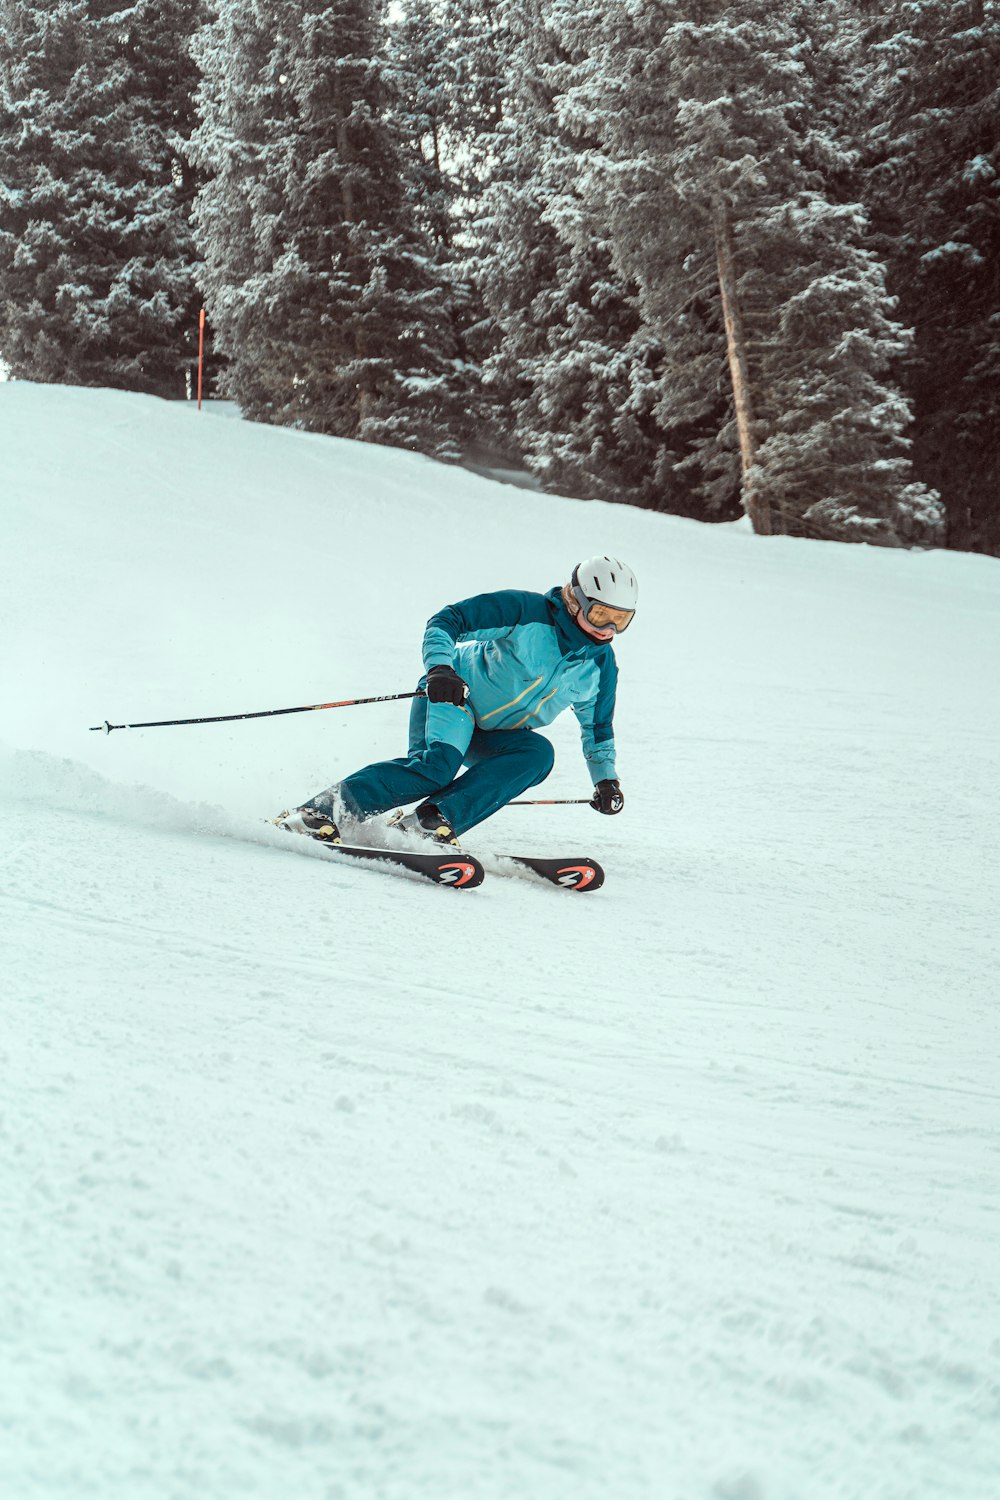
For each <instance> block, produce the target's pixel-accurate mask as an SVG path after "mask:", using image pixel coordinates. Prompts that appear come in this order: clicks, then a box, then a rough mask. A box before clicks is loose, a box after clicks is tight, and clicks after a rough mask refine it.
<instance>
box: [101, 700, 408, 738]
mask: <svg viewBox="0 0 1000 1500" xmlns="http://www.w3.org/2000/svg"><path fill="white" fill-rule="evenodd" d="M423 696H424V695H423V693H422V692H414V693H381V694H380V695H379V696H378V697H376V698H342V699H341V700H340V702H339V703H303V704H302V705H301V707H299V708H264V709H261V710H260V711H259V712H258V713H254V714H216V715H215V716H214V717H213V718H210V719H148V720H147V721H146V722H145V723H143V724H109V723H108V721H107V719H105V721H104V723H103V724H91V726H90V730H91V733H93V732H94V731H95V730H97V731H103V733H104V734H110V733H111V731H112V729H167V728H169V727H170V726H172V725H181V724H231V723H233V721H234V720H236V719H273V718H275V717H277V715H278V714H308V713H314V712H315V711H316V710H317V709H320V708H357V707H359V705H361V704H362V703H395V702H397V701H398V700H399V699H400V698H422V697H423Z"/></svg>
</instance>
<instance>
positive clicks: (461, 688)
mask: <svg viewBox="0 0 1000 1500" xmlns="http://www.w3.org/2000/svg"><path fill="white" fill-rule="evenodd" d="M467 692H468V688H467V687H466V685H465V683H464V682H463V681H462V679H461V677H459V675H458V673H457V672H456V671H455V669H454V668H453V667H431V669H430V671H429V672H428V673H427V701H428V703H454V704H455V706H456V707H457V708H461V706H462V704H463V703H464V702H465V695H466V693H467Z"/></svg>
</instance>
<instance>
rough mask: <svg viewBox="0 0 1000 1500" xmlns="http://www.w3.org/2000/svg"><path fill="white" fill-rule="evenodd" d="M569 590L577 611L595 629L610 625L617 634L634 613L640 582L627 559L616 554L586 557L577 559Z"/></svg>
mask: <svg viewBox="0 0 1000 1500" xmlns="http://www.w3.org/2000/svg"><path fill="white" fill-rule="evenodd" d="M570 592H571V594H572V596H573V598H574V599H575V601H576V603H577V604H578V605H579V607H580V613H581V614H582V615H583V618H584V619H585V620H586V621H587V624H588V625H592V626H593V627H594V629H595V630H607V629H608V627H609V626H610V627H611V628H612V629H613V630H614V631H615V633H616V634H617V635H620V634H621V632H622V631H623V630H627V629H628V627H629V626H630V625H631V623H632V616H633V615H634V614H635V606H636V602H637V600H638V598H639V585H638V584H637V583H636V581H635V574H634V573H633V572H632V569H631V568H630V567H629V565H628V563H623V562H622V561H621V559H620V558H617V557H588V558H587V561H586V562H582V563H577V565H576V567H575V568H574V569H573V577H572V579H571V580H570Z"/></svg>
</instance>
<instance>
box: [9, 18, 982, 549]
mask: <svg viewBox="0 0 1000 1500" xmlns="http://www.w3.org/2000/svg"><path fill="white" fill-rule="evenodd" d="M998 11H1000V6H998V4H997V3H991V0H882V3H880V4H878V5H875V4H873V3H871V4H870V3H867V0H839V3H832V0H831V3H827V0H803V3H791V4H785V5H775V4H774V3H773V0H771V3H768V0H742V3H731V4H725V3H721V0H644V3H643V4H642V5H636V4H633V3H629V0H599V3H598V0H274V3H262V0H214V3H213V4H211V5H207V4H205V3H204V0H136V3H133V4H123V3H122V0H0V359H2V360H3V361H4V362H5V364H6V365H7V367H8V369H9V371H10V374H11V375H12V377H13V378H15V379H18V378H19V379H26V380H38V381H49V382H66V383H73V384H81V385H90V386H112V387H119V388H123V389H127V390H136V391H145V392H151V393H154V394H157V395H161V396H166V397H183V396H184V395H185V394H188V393H189V392H190V388H191V379H192V368H193V363H194V359H195V355H196V349H197V336H198V334H197V328H198V310H199V308H200V307H202V306H204V307H205V308H206V309H207V312H208V327H209V371H210V373H211V378H212V380H213V382H214V388H215V390H216V391H217V392H218V393H219V394H224V395H227V396H229V397H231V398H232V399H234V400H236V401H237V402H239V404H240V406H241V407H242V409H243V410H244V412H245V413H246V414H247V415H248V416H249V417H251V418H253V419H255V420H258V421H266V422H273V423H277V424H281V425H289V426H295V427H299V428H302V429H305V430H308V431H312V432H324V433H332V434H335V435H338V436H342V437H350V438H359V439H362V440H366V441H372V442H383V443H394V444H399V445H402V446H405V447H410V448H414V449H417V450H419V451H422V452H426V453H431V454H434V455H435V456H437V457H440V458H444V459H449V460H457V459H459V458H461V457H463V456H464V457H468V456H469V454H470V453H473V454H474V453H480V454H487V453H494V454H505V455H508V456H510V458H511V459H513V460H514V461H516V462H518V463H523V464H524V465H525V466H526V467H527V468H529V469H530V470H531V471H532V472H533V474H534V475H535V476H536V477H537V478H538V480H539V481H540V482H541V484H542V486H543V487H544V488H546V489H550V490H554V491H558V492H560V493H566V494H571V495H577V496H583V497H588V498H600V499H606V500H613V501H624V502H628V503H632V504H636V505H641V506H646V507H649V508H652V509H657V510H663V511H668V512H672V513H676V514H682V515H688V516H694V517H697V518H699V519H702V520H723V519H731V518H733V517H735V516H737V515H739V514H740V513H741V511H744V512H745V513H746V514H747V515H748V516H749V517H750V519H751V521H752V523H753V526H754V529H755V530H756V531H758V532H760V533H780V534H792V535H801V536H813V537H825V538H834V539H845V540H859V541H871V542H876V543H880V544H884V545H944V546H951V547H955V548H963V549H972V550H979V551H984V552H990V553H993V554H995V555H1000V14H998Z"/></svg>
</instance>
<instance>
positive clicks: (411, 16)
mask: <svg viewBox="0 0 1000 1500" xmlns="http://www.w3.org/2000/svg"><path fill="white" fill-rule="evenodd" d="M475 19H476V17H475V15H474V13H473V12H472V11H470V0H406V4H405V8H402V9H401V10H397V12H396V14H395V17H394V20H393V23H392V24H391V25H390V26H389V27H388V30H387V48H386V72H387V82H388V99H389V118H390V121H391V123H392V125H393V127H394V129H395V130H396V133H397V136H398V139H399V142H400V148H401V170H402V176H403V182H404V186H405V189H406V193H407V198H408V202H409V207H410V210H411V212H412V215H413V220H414V223H415V224H416V226H417V229H418V230H419V232H420V233H421V235H422V236H423V238H424V240H425V242H426V244H427V246H428V255H429V257H430V259H431V262H432V264H433V267H434V273H435V276H436V278H437V280H438V283H439V284H440V285H441V286H442V287H444V288H446V289H447V297H446V316H447V319H448V324H449V330H450V337H451V342H452V344H453V347H454V350H455V354H456V360H455V366H454V378H453V380H452V381H451V384H450V390H449V394H450V397H451V409H450V411H447V412H446V411H445V410H444V409H442V413H441V416H442V419H444V420H446V421H447V425H448V426H449V428H450V429H451V431H452V432H453V434H454V437H455V439H456V442H457V443H458V444H459V445H460V446H461V447H463V448H464V447H466V446H468V445H469V444H470V443H471V442H475V441H476V440H479V439H482V438H483V437H484V436H487V435H488V429H489V428H490V427H491V425H492V424H491V423H490V421H489V415H488V408H487V404H486V400H485V397H484V393H483V390H482V368H481V357H482V353H483V340H482V332H483V321H484V317H485V309H484V306H483V300H482V297H481V295H480V294H479V291H478V289H477V287H476V286H475V285H474V283H473V280H472V277H471V274H470V263H469V233H468V231H469V225H470V222H471V218H472V204H473V201H474V197H475V194H476V190H477V185H476V184H475V182H474V180H473V178H472V176H471V174H470V170H469V165H470V162H471V160H472V154H471V150H470V147H471V143H472V142H473V140H474V139H475V137H476V135H477V133H478V129H479V120H478V114H477V108H478V101H479V99H480V98H481V90H480V87H479V86H478V85H477V86H476V87H475V88H473V89H470V78H471V69H470V53H469V49H470V47H471V48H472V49H473V50H472V59H473V60H478V52H479V49H478V48H476V47H475V43H476V41H477V38H476V36H475V28H474V21H475ZM484 429H485V430H486V431H484Z"/></svg>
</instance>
